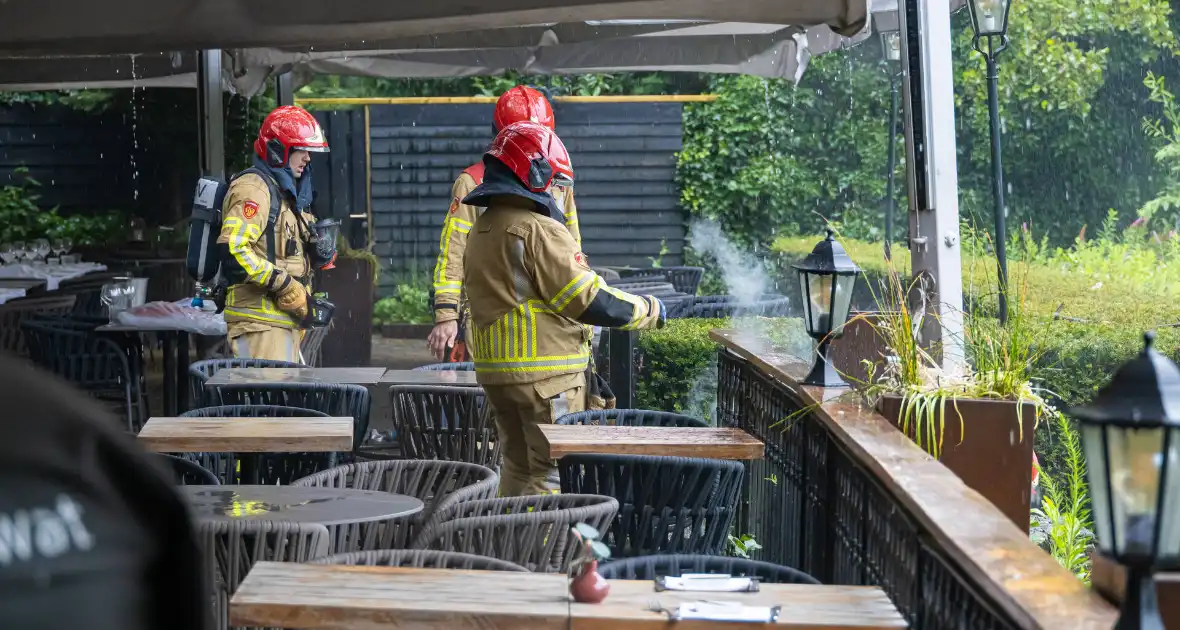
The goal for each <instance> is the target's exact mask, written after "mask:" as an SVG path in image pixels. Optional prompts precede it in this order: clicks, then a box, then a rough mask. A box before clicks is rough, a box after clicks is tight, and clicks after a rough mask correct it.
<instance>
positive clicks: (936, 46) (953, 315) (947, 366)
mask: <svg viewBox="0 0 1180 630" xmlns="http://www.w3.org/2000/svg"><path fill="white" fill-rule="evenodd" d="M898 14H899V15H900V17H901V23H902V29H901V32H902V38H901V43H902V54H901V61H902V87H903V90H902V104H903V111H904V114H905V115H904V117H903V119H902V120H903V124H904V128H905V142H906V179H907V185H908V190H909V204H910V243H909V246H910V254H911V260H912V261H913V264H912V266H913V272H914V275H915V276H916V277H919V278H922V279H923V280H924V281H926V282H927V283H928V284H929V285H931V286H930V288H931V289H933V292H932V293H931V295H930V298H931V300H932V303H928V308H929V310H930V312H931V313H932V314H935V315H937V316H936V317H926V318H924V320H923V325H922V338H921V341H922V344H923V345H924V346H926V347H928V348H931V349H933V350H941V351H942V352H941V354H942V357H941V362H942V367H943V369H944V370H946V371H947V372H949V373H951V374H959V373H962V371H963V367H964V365H965V360H964V357H963V267H962V264H963V263H962V258H961V255H962V252H961V244H960V240H959V197H958V194H959V176H958V171H957V170H956V168H957V165H956V160H957V156H956V154H955V102H954V78H955V77H954V71H953V68H952V65H951V64H952V55H951V15H950V3H948V2H929V1H927V0H901V1H900V2H899V6H898Z"/></svg>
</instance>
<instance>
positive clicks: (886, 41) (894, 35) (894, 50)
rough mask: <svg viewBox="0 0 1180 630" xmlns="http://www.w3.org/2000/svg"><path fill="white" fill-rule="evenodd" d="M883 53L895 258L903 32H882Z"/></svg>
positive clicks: (888, 231) (888, 246)
mask: <svg viewBox="0 0 1180 630" xmlns="http://www.w3.org/2000/svg"><path fill="white" fill-rule="evenodd" d="M881 53H882V56H883V57H884V58H885V60H886V62H887V63H888V71H889V95H890V96H889V138H888V142H889V159H888V167H889V171H888V172H887V173H886V175H887V180H886V181H887V182H888V183H887V184H886V186H885V259H886V260H892V258H893V210H894V207H895V206H896V203H895V201H894V198H893V180H894V176H893V173H894V171H896V170H897V89H898V83H899V81H898V79H899V78H900V77H901V68H900V67H895V66H899V65H900V63H901V32H900V31H885V32H883V33H881Z"/></svg>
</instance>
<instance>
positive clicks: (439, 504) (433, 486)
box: [291, 460, 500, 553]
mask: <svg viewBox="0 0 1180 630" xmlns="http://www.w3.org/2000/svg"><path fill="white" fill-rule="evenodd" d="M499 481H500V479H499V477H497V476H496V473H495V472H493V471H492V470H491V469H490V468H487V467H485V466H479V465H477V464H469V463H466V462H450V461H443V460H392V461H374V462H360V463H356V464H348V465H347V466H338V467H336V468H333V469H331V470H325V471H323V472H320V473H316V474H314V475H311V476H309V477H304V478H303V479H300V480H298V481H296V482H295V483H293V484H291V485H293V486H303V487H311V488H340V489H352V490H368V491H371V492H393V493H396V494H404V495H408V496H412V497H415V498H417V499H419V500H420V501H422V503H423V504H424V506H423V508H422V511H421V512H419V513H418V514H415V515H413V516H409V517H405V518H400V519H394V520H391V521H379V522H375V523H374V522H369V523H359V524H353V525H340V526H334V527H331V528H329V530H330V531H331V533H332V550H333V553H343V552H350V551H361V550H376V549H404V548H406V547H408V546H409V545H410V543H411V542H413V540H414V536H415V535H417V534H418V533H419V532H421V531H422V530H423V529H424V528H425V527H427V526H429V525H431V524H433V523H434V521H435V518H436V515H437V514H440V513H447V512H448V511H449V507H450V506H452V505H454V504H456V503H461V502H463V501H472V500H482V499H490V498H492V497H493V496H495V494H496V487H497V485H498V484H499Z"/></svg>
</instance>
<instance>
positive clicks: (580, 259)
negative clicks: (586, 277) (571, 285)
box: [574, 252, 590, 269]
mask: <svg viewBox="0 0 1180 630" xmlns="http://www.w3.org/2000/svg"><path fill="white" fill-rule="evenodd" d="M574 262H575V263H577V264H578V265H580V266H582V267H585V268H587V269H589V268H590V263H588V262H586V254H583V253H582V252H578V253H576V254H574Z"/></svg>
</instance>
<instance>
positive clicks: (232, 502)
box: [179, 485, 423, 525]
mask: <svg viewBox="0 0 1180 630" xmlns="http://www.w3.org/2000/svg"><path fill="white" fill-rule="evenodd" d="M179 489H180V492H181V493H182V494H183V495H184V497H185V498H186V499H188V503H189V506H190V507H191V508H192V510H191V511H192V514H193V515H194V516H196V517H197V518H199V519H201V520H206V521H239V520H243V519H245V520H270V519H275V520H281V521H294V522H296V523H320V524H321V525H346V524H351V523H366V522H371V521H384V520H388V519H394V518H401V517H405V516H412V515H414V514H417V513H418V512H421V511H422V508H423V504H422V501H421V500H419V499H416V498H414V497H411V496H407V495H404V494H394V493H392V492H370V491H368V490H350V489H342V488H304V487H301V486H249V485H242V486H181V487H180V488H179Z"/></svg>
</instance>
